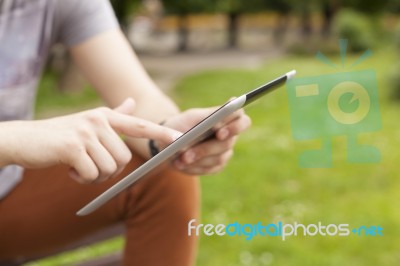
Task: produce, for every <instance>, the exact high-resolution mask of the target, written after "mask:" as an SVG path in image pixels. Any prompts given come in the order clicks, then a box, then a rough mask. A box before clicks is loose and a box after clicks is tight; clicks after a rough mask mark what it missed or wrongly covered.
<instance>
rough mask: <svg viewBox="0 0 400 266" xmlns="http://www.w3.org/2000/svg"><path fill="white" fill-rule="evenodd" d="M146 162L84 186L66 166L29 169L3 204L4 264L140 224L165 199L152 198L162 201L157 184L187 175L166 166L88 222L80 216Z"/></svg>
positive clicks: (0, 207)
mask: <svg viewBox="0 0 400 266" xmlns="http://www.w3.org/2000/svg"><path fill="white" fill-rule="evenodd" d="M142 162H143V161H142V160H140V159H136V160H133V161H132V162H131V163H130V164H129V165H128V167H126V168H125V170H124V171H123V173H121V174H120V175H119V176H118V177H116V178H114V179H112V180H109V181H106V182H103V183H100V184H90V185H81V184H78V183H76V182H75V181H73V180H72V179H70V178H69V177H68V175H67V170H68V169H67V168H66V167H62V166H57V167H52V168H48V169H40V170H27V171H26V172H25V174H24V179H23V181H22V182H21V184H19V185H18V186H17V187H16V189H15V190H14V191H12V193H11V194H10V195H9V196H7V197H6V198H5V199H4V200H2V201H1V202H0V217H1V218H0V239H1V241H0V260H4V259H11V258H17V257H33V256H41V255H44V254H48V253H51V252H54V251H55V250H59V249H60V248H63V247H65V246H67V245H69V244H71V243H73V242H74V241H78V240H79V239H82V238H83V237H85V236H88V235H90V234H92V233H95V232H97V231H100V230H102V229H104V228H106V227H108V226H110V225H113V224H115V223H118V222H120V221H125V220H130V221H132V220H133V219H136V218H137V220H138V221H139V222H138V224H139V225H140V219H141V217H142V216H143V214H146V213H147V212H146V208H147V209H148V210H151V209H152V208H151V207H152V206H151V205H152V204H151V203H153V204H155V203H157V202H158V201H159V200H160V201H162V200H163V199H162V198H157V199H155V198H151V197H150V196H149V195H150V194H151V195H154V196H156V195H157V196H160V194H157V193H153V192H152V191H154V190H156V189H160V186H158V184H159V182H157V180H162V179H163V177H164V176H169V175H171V174H168V173H174V174H172V176H175V175H177V176H180V178H182V177H183V175H182V174H177V173H175V172H174V171H173V170H171V169H170V168H169V167H168V166H163V167H160V168H159V169H158V170H156V171H155V172H154V173H153V174H152V175H150V176H146V177H145V178H143V179H142V180H141V181H139V182H138V183H137V184H136V185H134V186H132V187H131V188H129V189H127V190H125V191H124V192H123V193H120V194H119V195H118V196H117V197H115V198H114V199H112V200H111V201H110V202H108V203H107V204H106V205H104V206H103V207H101V208H100V209H99V210H97V211H95V212H94V213H92V214H90V215H88V216H85V217H78V216H76V215H75V213H76V211H77V210H79V209H80V208H81V207H82V206H84V205H85V204H86V203H88V202H89V201H91V200H92V199H93V198H95V197H96V196H98V195H99V194H100V193H102V192H103V191H105V190H106V189H107V188H109V187H110V186H111V185H112V184H114V183H115V182H117V181H119V180H120V179H121V178H122V177H124V176H125V175H126V174H127V173H129V172H130V171H132V170H133V169H135V168H136V167H137V166H138V165H140V164H141V163H142ZM190 178H192V177H188V180H189V179H190ZM183 181H185V179H183ZM184 183H185V182H183V183H179V184H178V183H174V182H172V183H169V184H170V185H166V183H163V187H164V188H162V189H165V188H166V187H174V186H178V187H180V186H182V185H183V186H185V184H184ZM160 184H161V183H160ZM157 187H158V188H157ZM144 194H145V195H146V194H149V195H146V196H143V195H144ZM144 199H145V200H146V201H147V203H146V204H144V205H145V206H143V204H141V203H140V202H143V200H144ZM149 203H150V205H147V204H149ZM142 207H144V208H145V209H142ZM136 215H137V216H136ZM133 216H135V217H134V218H132V217H133ZM146 216H147V214H146ZM149 217H150V218H151V217H152V215H150V216H149ZM140 251H141V250H140V249H139V250H137V251H136V252H140Z"/></svg>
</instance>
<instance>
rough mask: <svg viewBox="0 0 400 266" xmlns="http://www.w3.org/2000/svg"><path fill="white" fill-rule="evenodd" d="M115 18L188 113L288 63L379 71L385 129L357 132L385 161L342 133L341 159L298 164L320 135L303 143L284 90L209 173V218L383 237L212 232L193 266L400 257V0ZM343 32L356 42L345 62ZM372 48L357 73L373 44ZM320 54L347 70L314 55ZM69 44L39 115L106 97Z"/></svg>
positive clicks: (122, 2) (134, 5)
mask: <svg viewBox="0 0 400 266" xmlns="http://www.w3.org/2000/svg"><path fill="white" fill-rule="evenodd" d="M112 4H113V6H114V8H115V11H116V14H117V16H118V19H119V21H120V23H121V25H122V28H123V30H124V32H125V34H126V35H127V37H128V39H129V41H130V42H131V44H132V46H133V47H134V49H135V50H136V52H137V53H138V56H139V57H140V59H141V60H142V62H143V64H144V65H145V67H146V69H147V70H148V71H149V73H150V75H151V76H152V77H153V78H154V80H155V82H156V83H157V84H158V85H159V86H160V88H161V89H162V90H164V91H165V92H166V93H167V94H169V95H171V97H173V98H174V99H175V100H176V101H177V103H178V104H179V105H180V107H181V108H182V109H187V108H191V107H206V106H212V105H218V104H221V103H223V102H224V101H225V100H227V99H229V98H230V97H231V96H232V95H240V94H242V93H244V92H246V91H247V90H249V89H252V88H254V87H256V86H258V85H261V84H262V83H264V82H266V81H268V80H270V79H272V78H275V77H276V76H278V75H281V74H283V73H285V72H287V71H289V70H291V69H296V70H297V72H298V76H299V77H308V76H318V75H322V74H331V73H338V72H352V71H357V70H364V69H372V70H373V71H375V73H376V76H377V82H378V94H379V104H380V113H381V120H382V129H381V130H379V131H375V132H369V133H366V134H362V135H360V141H361V142H362V143H368V144H370V145H373V146H375V147H377V148H378V149H379V150H380V152H381V156H382V159H381V162H380V163H376V164H351V163H349V162H347V160H346V152H347V139H346V136H339V137H334V138H333V139H332V140H333V152H332V153H333V167H331V168H318V169H313V168H302V167H300V166H299V164H298V156H299V154H300V153H301V152H302V151H304V150H306V149H308V148H310V147H318V145H320V144H319V141H320V140H318V139H316V140H310V141H306V142H299V141H295V140H294V139H293V135H292V130H291V124H290V109H289V106H288V96H287V93H286V91H285V89H284V88H281V89H280V90H277V91H275V92H274V93H272V94H270V95H268V96H267V97H266V98H263V99H262V100H260V101H259V102H258V103H257V104H255V105H252V106H251V107H250V108H249V109H248V110H247V112H248V113H249V115H250V116H251V117H252V119H253V126H252V128H250V129H249V130H248V131H247V132H245V133H244V134H243V135H242V136H241V138H240V140H239V143H238V145H237V147H236V149H235V156H234V157H233V159H232V161H231V163H230V164H229V166H228V167H227V169H226V170H225V171H224V172H223V173H221V174H218V175H214V176H209V177H203V178H202V179H201V180H202V191H203V199H202V222H203V223H212V224H218V223H225V224H228V223H233V222H236V221H238V222H240V223H257V222H259V221H261V222H263V223H265V224H267V223H270V222H277V221H283V222H287V223H292V222H295V221H297V222H300V223H304V224H310V223H318V222H322V223H324V224H330V223H333V224H340V223H348V224H350V225H351V226H352V225H353V226H361V225H366V226H373V225H375V226H377V225H380V226H382V227H383V228H384V230H383V233H384V235H383V236H379V237H372V236H355V235H350V236H348V237H339V236H332V237H329V236H326V237H322V236H314V237H311V236H298V237H290V238H288V239H287V240H286V241H282V240H281V239H279V238H274V237H260V236H258V237H254V238H253V239H252V240H250V241H247V240H245V238H244V237H228V236H224V237H219V236H212V237H205V236H204V235H203V237H202V238H201V242H200V246H199V253H198V260H197V265H200V266H203V265H207V266H211V265H221V266H225V265H235V266H236V265H352V266H357V265H360V266H361V265H399V264H400V229H399V228H400V211H399V208H400V180H399V176H400V169H399V167H398V166H397V165H398V160H399V159H400V151H399V147H400V123H399V121H400V120H399V118H400V105H399V100H400V63H399V61H400V20H399V12H400V1H399V0H380V1H361V0H349V1H344V0H342V1H341V0H331V1H328V0H325V1H324V0H308V1H296V0H269V1H267V0H266V1H262V0H248V1H239V0H191V1H179V0H164V1H160V0H143V1H133V0H115V1H112ZM339 39H347V40H348V49H347V57H346V61H345V64H344V65H343V66H342V63H341V62H342V61H341V57H340V51H339ZM368 49H370V50H371V51H372V56H370V57H368V58H366V59H365V60H364V61H363V62H362V63H361V64H359V65H357V66H356V67H354V68H350V67H349V66H350V65H351V64H352V63H354V62H356V61H357V60H358V59H359V57H360V56H361V55H362V54H363V52H365V51H366V50H368ZM318 52H321V53H323V54H324V55H325V56H326V57H327V58H329V59H330V60H331V61H332V62H333V63H335V64H337V65H340V68H333V67H332V66H330V65H328V64H324V63H323V62H321V61H319V60H318V59H317V58H316V54H317V53H318ZM100 104H101V101H100V100H99V98H98V97H97V96H96V95H95V93H94V91H93V90H92V89H91V88H90V87H89V86H88V85H87V83H86V81H85V80H84V79H83V77H82V76H81V75H80V74H79V71H78V70H77V68H76V67H75V66H74V65H73V63H72V62H71V60H70V59H69V57H68V54H67V53H66V51H65V48H63V47H61V46H56V47H54V51H53V54H52V57H51V59H50V61H49V63H48V67H47V71H46V74H45V76H44V78H43V79H42V82H41V87H40V91H39V95H38V106H37V117H39V118H41V117H49V116H54V115H59V114H63V113H70V112H74V111H77V110H82V109H86V108H88V107H92V106H97V105H100ZM122 246H123V239H122V238H121V237H116V238H113V239H111V240H107V241H106V242H104V243H101V244H96V245H93V246H90V247H86V248H83V249H79V250H76V251H72V252H68V253H67V254H62V255H61V256H56V257H54V258H50V259H46V260H43V261H40V262H36V263H31V264H30V265H40V266H44V265H75V264H80V263H82V262H84V261H86V260H90V259H93V258H95V257H96V258H97V257H101V256H108V255H110V254H115V253H118V252H121V250H122Z"/></svg>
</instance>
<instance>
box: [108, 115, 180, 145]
mask: <svg viewBox="0 0 400 266" xmlns="http://www.w3.org/2000/svg"><path fill="white" fill-rule="evenodd" d="M107 117H108V121H109V123H110V125H111V127H112V128H113V129H114V130H115V131H117V132H118V133H121V134H124V135H126V136H128V137H134V138H147V139H154V140H157V141H162V142H165V143H171V142H173V141H174V140H176V139H177V138H179V137H180V136H181V135H182V133H181V132H179V131H176V130H174V129H171V128H168V127H164V126H160V125H158V124H155V123H153V122H150V121H148V120H145V119H141V118H138V117H134V116H130V115H126V114H121V113H118V112H115V111H112V110H111V112H109V113H108V114H107Z"/></svg>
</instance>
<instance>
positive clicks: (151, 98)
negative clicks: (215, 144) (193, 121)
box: [72, 31, 179, 158]
mask: <svg viewBox="0 0 400 266" xmlns="http://www.w3.org/2000/svg"><path fill="white" fill-rule="evenodd" d="M72 54H73V56H74V59H75V61H76V62H77V63H78V64H79V66H80V67H81V69H82V70H83V72H84V74H85V76H86V77H87V78H88V79H89V81H90V82H91V84H93V86H94V87H95V88H96V90H97V91H98V92H99V94H100V96H101V97H102V98H103V99H104V101H105V102H106V104H107V105H108V106H110V107H111V108H113V107H115V106H117V105H119V104H120V103H121V102H122V101H123V100H125V99H126V98H128V97H132V98H133V99H134V100H135V102H136V107H135V111H134V113H133V115H135V116H137V117H141V118H144V119H146V120H149V121H152V122H155V123H160V122H162V121H163V120H165V119H166V118H168V117H169V116H172V115H174V114H177V113H178V112H179V110H178V108H177V107H176V105H175V104H174V103H173V102H172V101H171V100H170V99H169V98H168V97H167V96H166V95H164V94H163V93H162V92H161V91H160V90H159V89H158V88H157V86H156V85H155V84H154V82H153V81H152V79H151V78H150V77H149V76H148V74H147V73H146V71H145V70H144V68H143V66H142V65H141V63H140V62H139V60H138V58H137V57H136V55H135V53H134V52H133V50H132V48H131V47H130V45H129V43H128V42H127V40H126V39H125V38H124V37H123V35H122V33H121V32H120V31H111V32H108V33H104V34H101V35H100V36H97V37H95V38H93V39H91V40H88V41H87V42H85V43H83V44H80V45H78V46H77V47H74V48H72ZM127 142H128V144H129V145H130V146H131V148H132V149H133V150H134V151H135V152H136V153H139V154H140V155H141V156H143V157H145V158H148V157H149V149H148V140H144V139H129V140H128V141H127Z"/></svg>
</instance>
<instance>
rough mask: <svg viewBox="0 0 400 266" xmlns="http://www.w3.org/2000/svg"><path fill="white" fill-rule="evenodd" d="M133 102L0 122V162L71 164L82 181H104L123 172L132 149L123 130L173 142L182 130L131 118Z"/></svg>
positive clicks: (29, 165)
mask: <svg viewBox="0 0 400 266" xmlns="http://www.w3.org/2000/svg"><path fill="white" fill-rule="evenodd" d="M134 107H135V102H134V101H133V100H132V99H127V100H126V101H124V102H123V103H122V104H121V105H120V106H118V107H117V108H115V109H109V108H106V107H100V108H96V109H92V110H88V111H84V112H80V113H76V114H72V115H67V116H63V117H57V118H51V119H46V120H36V121H11V122H2V123H0V167H1V166H5V165H8V164H18V165H21V166H22V167H25V168H44V167H48V166H52V165H56V164H65V165H69V166H70V167H71V169H70V176H71V177H72V178H74V179H76V180H77V181H78V182H82V183H91V182H94V181H96V182H97V181H102V180H105V179H107V178H109V177H111V176H114V175H116V174H117V173H119V172H120V171H121V170H122V169H123V168H124V167H125V165H126V164H127V163H128V162H129V161H130V160H131V157H132V154H131V152H130V150H129V148H128V147H127V146H126V144H125V143H124V141H123V140H122V139H121V138H120V136H119V134H123V135H126V136H128V137H134V138H147V139H154V140H158V141H162V142H165V143H171V142H172V141H174V140H175V139H176V138H177V137H179V136H180V132H178V131H175V130H173V129H170V128H166V127H162V126H159V125H157V124H154V123H152V122H149V121H146V120H143V119H140V118H137V117H133V116H132V113H133V111H134Z"/></svg>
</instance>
